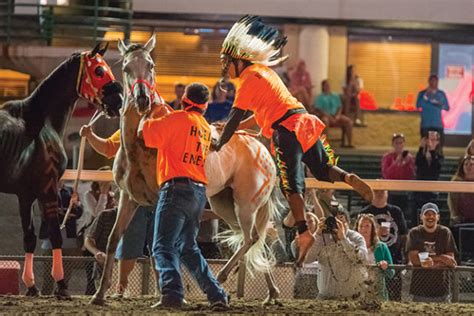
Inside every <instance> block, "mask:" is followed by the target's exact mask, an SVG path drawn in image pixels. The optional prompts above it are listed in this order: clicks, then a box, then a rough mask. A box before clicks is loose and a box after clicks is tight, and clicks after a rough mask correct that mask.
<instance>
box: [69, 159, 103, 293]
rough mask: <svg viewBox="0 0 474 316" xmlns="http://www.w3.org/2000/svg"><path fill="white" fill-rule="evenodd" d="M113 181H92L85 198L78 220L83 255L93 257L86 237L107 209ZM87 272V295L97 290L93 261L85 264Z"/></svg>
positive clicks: (101, 168)
mask: <svg viewBox="0 0 474 316" xmlns="http://www.w3.org/2000/svg"><path fill="white" fill-rule="evenodd" d="M99 170H111V169H110V167H109V166H103V167H100V168H99ZM111 186H112V182H97V181H94V182H92V183H91V187H90V190H89V191H87V192H86V193H85V194H84V196H83V198H82V201H83V203H82V204H83V207H84V212H83V214H82V216H81V218H80V219H79V220H78V221H77V226H78V238H79V243H80V245H81V248H82V255H83V256H84V257H92V254H91V253H90V252H89V251H88V250H87V249H85V247H84V238H85V236H86V235H87V230H88V229H89V227H90V226H91V225H92V222H93V221H94V219H95V218H96V217H97V216H98V215H99V214H100V213H101V212H102V211H104V210H105V206H106V204H107V196H108V194H109V192H110V190H111ZM84 269H85V272H86V278H87V284H86V291H85V293H84V294H85V295H94V293H95V292H96V288H95V284H94V279H93V273H94V264H93V262H86V263H85V264H84Z"/></svg>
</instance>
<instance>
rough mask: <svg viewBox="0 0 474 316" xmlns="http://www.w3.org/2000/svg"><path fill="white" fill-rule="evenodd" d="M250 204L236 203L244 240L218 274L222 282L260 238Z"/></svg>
mask: <svg viewBox="0 0 474 316" xmlns="http://www.w3.org/2000/svg"><path fill="white" fill-rule="evenodd" d="M249 206H250V205H249V203H246V202H244V203H236V204H235V211H236V212H235V213H236V215H237V220H238V223H239V226H240V229H241V231H242V234H243V238H244V240H243V243H242V245H241V246H240V248H239V249H238V250H237V251H236V252H235V253H234V255H233V256H232V257H231V258H230V260H229V261H228V262H227V263H226V265H225V266H224V267H223V268H222V270H221V271H219V273H218V274H217V280H218V281H219V282H221V283H222V282H224V281H225V280H227V277H228V275H229V273H230V272H231V271H232V269H233V268H234V267H235V266H236V265H237V263H238V262H239V260H240V259H242V257H243V256H244V255H245V254H246V253H247V251H248V250H249V249H250V247H252V245H253V244H254V243H255V242H257V240H258V233H257V231H256V229H255V215H254V214H253V212H252V210H251V209H250V208H249Z"/></svg>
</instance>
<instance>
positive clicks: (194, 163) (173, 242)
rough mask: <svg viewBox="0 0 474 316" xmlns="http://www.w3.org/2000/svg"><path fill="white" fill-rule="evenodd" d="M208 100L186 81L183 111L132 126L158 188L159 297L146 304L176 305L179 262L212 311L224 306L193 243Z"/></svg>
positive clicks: (207, 136)
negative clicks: (151, 158) (152, 160)
mask: <svg viewBox="0 0 474 316" xmlns="http://www.w3.org/2000/svg"><path fill="white" fill-rule="evenodd" d="M208 100H209V89H208V88H207V87H206V86H205V85H203V84H200V83H192V84H190V85H188V86H187V87H186V91H185V94H184V96H183V98H182V100H181V104H182V107H183V108H184V110H180V111H174V112H171V113H169V114H167V115H165V116H163V117H160V118H157V119H147V118H146V117H144V119H142V121H141V122H140V125H139V128H138V135H139V137H140V135H141V136H142V137H143V140H144V142H145V146H147V147H149V148H156V149H158V153H157V164H156V171H157V172H156V173H157V183H158V185H159V187H160V192H159V198H158V205H157V208H156V218H155V232H154V234H155V236H154V240H153V256H154V258H155V262H156V268H157V270H158V272H159V275H160V289H161V300H160V301H159V302H158V303H157V304H155V305H153V306H152V307H171V308H180V307H181V306H182V304H183V299H184V287H183V282H182V277H181V269H180V263H181V262H182V263H183V264H184V265H185V266H186V267H187V268H188V270H189V272H190V273H191V275H192V276H193V277H194V278H195V279H196V281H197V283H198V284H199V286H200V287H201V289H202V290H203V291H204V293H206V295H207V299H208V301H209V303H210V304H211V307H212V309H213V310H223V309H226V308H227V303H228V299H227V294H226V293H225V291H224V289H223V288H222V287H221V286H220V284H219V283H218V281H217V280H216V278H215V277H214V275H213V274H212V272H211V270H210V269H209V266H208V264H207V261H206V260H205V259H204V257H203V256H202V254H201V251H200V250H199V248H198V246H197V242H196V236H197V233H198V230H199V220H200V217H201V214H202V213H203V211H204V206H205V204H206V200H207V199H206V188H205V185H206V184H207V183H208V181H207V177H206V172H205V168H204V163H205V161H206V156H207V153H208V151H209V147H210V144H211V129H210V127H209V124H208V123H207V122H206V120H205V119H204V116H203V113H204V112H205V111H206V108H207V102H208Z"/></svg>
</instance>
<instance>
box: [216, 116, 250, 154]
mask: <svg viewBox="0 0 474 316" xmlns="http://www.w3.org/2000/svg"><path fill="white" fill-rule="evenodd" d="M244 114H245V111H244V110H241V109H239V108H232V110H231V111H230V114H229V120H228V121H227V123H226V124H225V126H224V131H223V132H222V135H221V138H220V139H219V141H218V142H217V144H216V146H215V150H216V151H219V149H221V148H222V146H224V145H225V144H226V143H227V142H228V141H229V140H230V139H231V137H232V135H234V132H235V131H236V130H237V128H238V127H239V124H240V121H241V120H242V117H244ZM244 122H245V121H244Z"/></svg>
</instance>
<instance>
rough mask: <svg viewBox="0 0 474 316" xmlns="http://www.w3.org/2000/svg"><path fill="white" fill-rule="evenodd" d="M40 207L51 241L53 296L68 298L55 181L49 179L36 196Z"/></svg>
mask: <svg viewBox="0 0 474 316" xmlns="http://www.w3.org/2000/svg"><path fill="white" fill-rule="evenodd" d="M38 202H39V205H40V208H41V209H42V211H43V216H44V219H45V221H46V224H47V225H48V233H49V240H50V241H51V246H52V252H53V265H52V268H51V276H52V277H53V279H54V281H55V282H56V290H55V291H54V296H56V298H57V299H60V300H61V299H69V298H70V295H69V293H68V290H67V285H66V282H65V280H64V268H63V254H62V249H61V247H62V244H63V239H62V237H61V229H60V226H59V218H58V209H59V204H58V189H57V183H56V182H53V181H51V180H50V182H49V183H48V185H47V186H46V189H45V190H44V191H43V192H42V194H41V195H40V196H39V197H38Z"/></svg>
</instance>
